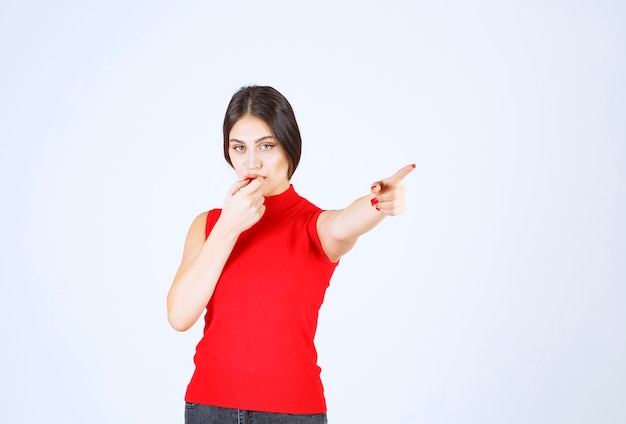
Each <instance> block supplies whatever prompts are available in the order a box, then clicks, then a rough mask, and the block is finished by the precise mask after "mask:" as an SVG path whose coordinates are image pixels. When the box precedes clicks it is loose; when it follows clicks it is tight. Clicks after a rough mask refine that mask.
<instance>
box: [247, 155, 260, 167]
mask: <svg viewBox="0 0 626 424" xmlns="http://www.w3.org/2000/svg"><path fill="white" fill-rule="evenodd" d="M260 167H261V161H260V159H259V158H258V157H257V155H256V154H255V153H254V152H250V154H249V155H248V169H259V168H260Z"/></svg>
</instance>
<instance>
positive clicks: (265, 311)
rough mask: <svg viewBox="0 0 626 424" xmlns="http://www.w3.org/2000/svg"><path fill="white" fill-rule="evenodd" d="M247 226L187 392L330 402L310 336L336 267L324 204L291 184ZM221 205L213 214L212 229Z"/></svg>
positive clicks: (285, 405) (300, 404) (196, 397)
mask: <svg viewBox="0 0 626 424" xmlns="http://www.w3.org/2000/svg"><path fill="white" fill-rule="evenodd" d="M265 206H266V210H265V214H264V215H263V217H262V218H261V220H260V221H259V222H257V223H256V224H255V225H254V226H253V227H251V228H250V229H248V230H247V231H245V232H243V233H242V234H241V235H240V236H239V239H238V240H237V243H236V244H235V247H234V249H233V251H232V253H231V255H230V257H229V259H228V261H227V262H226V265H225V266H224V270H223V272H222V275H221V276H220V279H219V280H218V283H217V285H216V287H215V291H214V292H213V296H212V297H211V300H210V301H209V304H208V305H207V312H206V314H205V318H204V321H205V326H204V334H203V337H202V339H201V340H200V343H198V346H197V348H196V355H195V356H194V363H195V365H196V369H195V372H194V374H193V377H192V378H191V382H190V383H189V385H188V387H187V394H186V396H185V400H186V401H187V402H194V403H201V404H206V405H213V406H221V407H226V408H235V409H245V410H254V411H265V412H278V413H290V414H316V413H323V412H326V402H325V399H324V389H323V386H322V382H321V379H320V371H321V369H320V368H319V366H318V365H317V352H316V350H315V346H314V344H313V339H314V337H315V331H316V328H317V317H318V311H319V309H320V307H321V305H322V302H323V300H324V294H325V292H326V288H327V287H328V285H329V281H330V278H331V276H332V274H333V272H334V270H335V267H336V265H337V264H336V263H332V262H331V261H330V260H329V259H328V257H327V256H326V254H325V253H324V251H323V249H322V245H321V242H320V240H319V237H318V234H317V228H316V224H317V218H318V217H319V214H320V213H321V212H322V210H321V209H320V208H318V207H317V206H315V205H313V204H312V203H310V202H309V201H307V200H306V199H304V198H303V197H300V196H299V195H298V194H297V193H296V192H295V191H294V189H293V186H290V187H289V189H288V190H287V191H285V192H284V193H282V194H279V195H277V196H269V197H266V198H265ZM220 213H221V210H220V209H214V210H211V211H210V212H209V214H208V217H207V226H206V234H207V237H208V234H209V233H210V231H211V230H212V228H213V226H214V225H215V223H216V222H217V219H218V218H219V215H220Z"/></svg>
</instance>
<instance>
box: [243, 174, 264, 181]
mask: <svg viewBox="0 0 626 424" xmlns="http://www.w3.org/2000/svg"><path fill="white" fill-rule="evenodd" d="M259 177H261V176H260V175H257V174H248V175H246V177H245V178H244V181H252V180H256V179H257V178H259ZM261 178H262V177H261Z"/></svg>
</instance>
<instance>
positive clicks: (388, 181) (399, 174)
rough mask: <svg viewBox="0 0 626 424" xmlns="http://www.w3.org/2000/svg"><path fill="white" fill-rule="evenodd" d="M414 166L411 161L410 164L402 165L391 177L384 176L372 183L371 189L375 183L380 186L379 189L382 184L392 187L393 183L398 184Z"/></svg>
mask: <svg viewBox="0 0 626 424" xmlns="http://www.w3.org/2000/svg"><path fill="white" fill-rule="evenodd" d="M415 167H416V165H415V164H414V163H413V164H411V165H407V166H404V167H402V168H400V169H399V170H398V171H397V172H396V173H395V174H393V175H392V176H391V177H388V178H385V179H384V180H382V181H379V182H377V183H374V185H373V186H372V189H374V187H375V186H376V185H378V186H380V189H382V187H383V186H392V187H393V186H395V185H398V184H400V181H402V180H403V179H404V178H405V177H406V176H407V175H409V174H410V173H411V172H413V170H414V169H415ZM380 189H379V190H380Z"/></svg>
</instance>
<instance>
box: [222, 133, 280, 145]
mask: <svg viewBox="0 0 626 424" xmlns="http://www.w3.org/2000/svg"><path fill="white" fill-rule="evenodd" d="M271 139H274V137H273V136H271V135H266V136H263V137H261V138H259V139H258V140H255V141H254V144H259V143H261V142H262V141H265V140H271ZM228 142H229V143H241V144H246V142H245V141H241V140H237V139H236V138H231V139H230V140H228Z"/></svg>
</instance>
